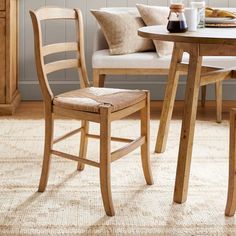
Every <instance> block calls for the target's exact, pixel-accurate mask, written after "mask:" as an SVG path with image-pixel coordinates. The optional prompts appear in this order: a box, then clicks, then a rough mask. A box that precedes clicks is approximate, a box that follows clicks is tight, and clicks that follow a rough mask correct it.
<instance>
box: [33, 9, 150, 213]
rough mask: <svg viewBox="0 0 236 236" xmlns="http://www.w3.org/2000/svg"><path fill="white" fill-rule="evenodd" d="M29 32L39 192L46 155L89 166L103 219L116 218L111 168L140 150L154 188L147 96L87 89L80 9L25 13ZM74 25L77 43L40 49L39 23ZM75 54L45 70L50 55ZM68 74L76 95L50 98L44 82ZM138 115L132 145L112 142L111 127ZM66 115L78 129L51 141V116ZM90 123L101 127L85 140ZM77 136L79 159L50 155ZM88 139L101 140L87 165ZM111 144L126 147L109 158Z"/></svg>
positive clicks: (46, 166)
mask: <svg viewBox="0 0 236 236" xmlns="http://www.w3.org/2000/svg"><path fill="white" fill-rule="evenodd" d="M30 15H31V18H32V23H33V29H34V41H35V60H36V66H37V73H38V78H39V83H40V87H41V91H42V94H43V99H44V107H45V146H44V159H43V166H42V174H41V179H40V183H39V192H44V190H45V188H46V185H47V182H48V174H49V167H50V160H51V154H54V155H56V156H60V157H63V158H66V159H70V160H74V161H77V162H78V170H83V169H84V164H88V165H91V166H94V167H98V168H99V169H100V186H101V193H102V199H103V204H104V208H105V211H106V214H107V215H109V216H113V215H114V214H115V211H114V207H113V202H112V195H111V182H110V165H111V163H112V162H113V161H116V160H118V159H120V158H121V157H123V156H125V155H127V154H128V153H130V152H131V151H133V150H135V149H136V148H138V147H139V146H141V160H142V167H143V172H144V176H145V179H146V182H147V184H149V185H151V184H153V179H152V174H151V168H150V151H149V142H150V140H149V139H150V137H149V122H150V97H149V92H147V91H140V90H124V89H108V88H95V87H90V85H89V80H88V78H87V71H86V66H85V56H84V37H83V36H84V33H83V19H82V14H81V11H80V10H79V9H62V8H53V7H51V8H50V7H46V8H40V9H38V10H36V11H30ZM52 19H53V20H57V19H65V20H74V21H75V22H76V24H77V25H76V30H77V38H78V39H77V42H69V43H68V42H67V43H57V44H51V45H43V44H42V32H41V21H44V20H52ZM68 51H76V52H77V58H76V59H66V60H61V61H55V62H51V63H48V64H46V63H45V61H44V59H45V58H44V57H45V56H47V55H50V54H55V53H60V52H68ZM70 68H77V69H78V72H79V78H80V84H81V85H80V87H81V89H78V90H74V91H70V92H67V93H64V94H61V95H58V96H54V95H53V93H52V91H51V89H50V85H49V82H48V74H50V73H52V72H55V71H59V70H64V69H70ZM137 111H140V113H141V136H140V137H139V138H137V139H135V140H132V139H127V138H117V137H111V122H112V121H114V120H118V119H121V118H124V117H126V116H128V115H130V114H132V113H134V112H137ZM55 114H58V115H63V116H64V115H65V116H68V117H71V118H77V119H79V120H82V121H81V123H82V126H81V128H79V129H76V130H74V131H72V132H69V133H68V134H65V135H63V136H62V137H59V138H56V139H54V140H53V126H54V125H53V124H54V115H55ZM89 121H91V122H96V123H100V135H95V134H89ZM78 132H81V142H80V152H79V156H75V155H70V154H67V153H64V152H61V151H57V150H54V149H53V144H55V143H57V142H59V141H61V140H63V139H65V138H67V137H70V136H72V135H74V134H76V133H78ZM88 138H96V139H100V161H99V162H96V161H92V160H89V159H86V151H87V142H88ZM111 141H116V142H123V143H127V145H126V146H124V147H123V148H120V149H118V150H116V151H114V152H112V153H111V148H110V147H111Z"/></svg>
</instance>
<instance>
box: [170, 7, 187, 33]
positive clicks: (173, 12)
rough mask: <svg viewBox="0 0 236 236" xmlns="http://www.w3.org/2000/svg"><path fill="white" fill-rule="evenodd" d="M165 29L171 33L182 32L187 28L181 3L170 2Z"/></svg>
mask: <svg viewBox="0 0 236 236" xmlns="http://www.w3.org/2000/svg"><path fill="white" fill-rule="evenodd" d="M167 30H168V31H169V32H171V33H184V32H186V31H187V30H188V27H187V23H186V19H185V15H184V5H183V4H171V6H170V14H169V16H168V24H167Z"/></svg>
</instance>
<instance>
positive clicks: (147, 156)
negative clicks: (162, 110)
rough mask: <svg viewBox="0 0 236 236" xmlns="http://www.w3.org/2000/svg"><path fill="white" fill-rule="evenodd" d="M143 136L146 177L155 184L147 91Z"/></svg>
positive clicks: (143, 165) (150, 182)
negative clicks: (151, 162)
mask: <svg viewBox="0 0 236 236" xmlns="http://www.w3.org/2000/svg"><path fill="white" fill-rule="evenodd" d="M141 136H144V137H145V143H144V144H143V145H142V146H141V157H142V167H143V173H144V177H145V179H146V182H147V184H148V185H152V184H153V178H152V171H151V165H150V93H149V92H148V91H147V92H146V106H145V107H144V108H143V109H142V110H141Z"/></svg>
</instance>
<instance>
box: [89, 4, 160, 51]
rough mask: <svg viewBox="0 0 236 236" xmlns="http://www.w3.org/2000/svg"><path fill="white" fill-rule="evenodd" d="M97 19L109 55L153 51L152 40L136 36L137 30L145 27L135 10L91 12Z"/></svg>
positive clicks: (112, 9)
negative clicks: (107, 46)
mask: <svg viewBox="0 0 236 236" xmlns="http://www.w3.org/2000/svg"><path fill="white" fill-rule="evenodd" d="M91 13H92V14H93V15H94V16H95V18H96V19H97V21H98V23H99V25H100V26H101V29H102V31H103V33H104V35H105V38H106V40H107V43H108V45H109V49H110V53H111V54H114V55H117V54H128V53H134V52H142V51H154V50H155V47H154V45H153V42H152V40H149V39H144V38H142V37H140V36H138V33H137V31H138V29H139V28H140V27H143V26H145V24H144V22H143V20H142V18H141V17H140V15H139V13H138V11H137V9H131V10H127V8H126V9H124V8H123V9H122V8H118V9H116V10H115V9H114V8H111V9H110V10H109V8H107V9H106V8H104V9H101V10H91Z"/></svg>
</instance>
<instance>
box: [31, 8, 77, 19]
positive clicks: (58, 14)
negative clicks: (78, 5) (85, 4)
mask: <svg viewBox="0 0 236 236" xmlns="http://www.w3.org/2000/svg"><path fill="white" fill-rule="evenodd" d="M34 13H35V14H36V15H37V17H38V19H39V20H40V21H42V20H55V19H68V20H69V19H71V20H74V19H76V18H77V15H76V12H75V10H74V9H69V8H58V7H42V8H40V9H38V10H37V11H35V12H34Z"/></svg>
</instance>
